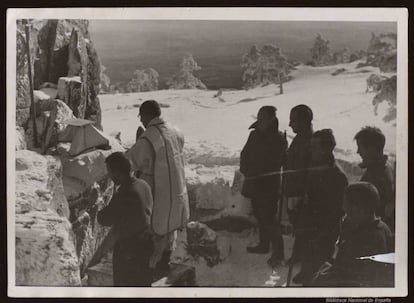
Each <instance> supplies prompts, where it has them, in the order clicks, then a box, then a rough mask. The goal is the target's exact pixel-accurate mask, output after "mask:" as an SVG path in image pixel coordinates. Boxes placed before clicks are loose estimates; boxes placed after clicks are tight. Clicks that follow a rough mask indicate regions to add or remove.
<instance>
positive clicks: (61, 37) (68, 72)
mask: <svg viewBox="0 0 414 303" xmlns="http://www.w3.org/2000/svg"><path fill="white" fill-rule="evenodd" d="M29 24H30V45H29V46H30V57H31V63H32V75H31V76H32V78H33V89H34V90H35V92H36V91H37V94H39V92H38V91H40V90H41V91H43V92H44V93H46V94H47V95H49V96H50V98H51V99H55V98H56V97H57V96H58V97H59V98H60V99H61V100H62V101H64V102H65V103H66V104H67V105H68V106H69V107H70V108H71V110H72V111H73V112H74V114H75V116H76V117H77V118H82V119H89V120H92V121H94V122H95V126H96V127H97V128H99V129H102V123H101V109H100V104H99V98H98V94H99V82H100V62H99V58H98V55H97V53H96V50H95V48H94V46H93V43H92V41H91V40H90V36H89V32H88V25H89V23H88V21H87V20H45V21H32V20H31V21H29ZM25 41H26V34H25V26H24V24H23V23H22V22H21V21H19V22H18V23H17V48H16V56H17V58H16V59H17V69H16V93H17V97H16V125H17V126H21V127H23V128H24V129H25V130H26V129H27V127H28V120H29V117H30V115H31V114H30V112H31V110H30V104H31V98H30V85H29V74H28V59H27V51H26V47H25V46H26V45H25V43H26V42H25ZM62 77H63V78H66V77H70V78H73V77H78V78H77V79H78V80H77V81H74V82H75V83H72V82H71V84H73V85H70V86H68V87H69V89H68V91H69V92H68V91H65V93H61V94H60V95H64V98H63V97H60V96H59V94H58V95H57V96H56V95H53V92H52V91H53V89H52V90H50V87H47V90H45V89H44V88H45V87H44V83H48V84H51V85H52V86H57V84H58V82H59V79H60V78H62ZM36 97H39V96H36V95H35V102H36V101H39V100H40V99H42V98H43V99H44V98H45V96H40V99H39V98H37V99H36ZM36 116H38V113H36ZM30 124H32V123H30ZM31 127H32V128H33V127H34V126H33V125H32V126H31ZM32 145H33V143H31V144H29V148H31V146H32Z"/></svg>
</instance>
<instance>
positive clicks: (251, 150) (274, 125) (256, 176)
mask: <svg viewBox="0 0 414 303" xmlns="http://www.w3.org/2000/svg"><path fill="white" fill-rule="evenodd" d="M257 119H258V120H257V121H256V122H255V123H254V124H253V125H252V126H251V127H250V128H252V129H253V131H252V132H251V133H250V135H249V138H248V140H247V143H246V145H245V146H244V148H243V150H242V152H241V155H240V171H241V172H242V174H243V175H244V176H245V177H246V179H245V182H244V184H243V189H242V193H243V195H244V196H246V197H248V198H250V199H251V202H252V208H253V212H254V215H255V217H256V218H257V221H258V225H259V244H258V245H257V246H254V247H248V248H247V251H248V252H250V253H263V254H265V253H268V252H269V246H270V242H271V243H272V250H273V253H272V257H271V258H270V259H269V261H268V263H269V265H271V266H272V267H274V266H276V265H277V264H278V263H279V262H281V261H282V260H284V254H283V238H282V234H281V230H280V225H279V222H277V221H276V212H277V208H278V207H277V202H278V199H279V196H280V192H279V190H280V173H279V171H280V168H281V166H282V162H283V158H284V155H285V153H286V149H287V142H286V139H285V138H284V137H283V135H282V134H281V133H280V132H279V123H278V120H277V118H276V108H275V107H274V106H263V107H262V108H260V110H259V112H258V115H257Z"/></svg>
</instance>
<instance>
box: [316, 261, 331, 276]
mask: <svg viewBox="0 0 414 303" xmlns="http://www.w3.org/2000/svg"><path fill="white" fill-rule="evenodd" d="M331 268H332V264H331V263H329V262H325V263H323V264H322V265H321V267H320V268H319V270H318V273H319V274H320V275H324V274H326V272H327V271H328V270H329V269H331Z"/></svg>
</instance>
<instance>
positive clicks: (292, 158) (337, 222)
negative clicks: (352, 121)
mask: <svg viewBox="0 0 414 303" xmlns="http://www.w3.org/2000/svg"><path fill="white" fill-rule="evenodd" d="M312 120H313V112H312V110H311V109H310V108H309V107H308V106H306V105H303V104H301V105H298V106H295V107H294V108H293V109H292V110H291V112H290V123H289V126H290V127H291V128H292V130H293V132H294V133H295V134H296V136H295V137H294V138H293V140H292V142H291V144H290V146H289V147H287V145H288V144H287V141H286V138H285V136H284V135H283V134H282V133H281V132H280V131H279V129H278V119H277V117H276V108H275V107H273V106H263V107H262V108H260V110H259V112H258V115H257V121H256V122H255V123H254V124H253V125H252V126H251V127H250V128H251V129H253V130H252V131H251V132H250V135H249V138H248V140H247V143H246V145H245V146H244V148H243V150H242V152H241V157H240V171H241V172H242V173H243V175H244V176H245V182H244V185H243V190H242V194H243V195H244V196H246V197H248V198H250V199H251V203H252V207H253V212H254V215H255V217H256V218H257V221H258V227H259V228H258V229H259V243H258V245H256V246H253V247H247V251H248V252H249V253H259V254H260V253H263V254H267V253H269V250H270V247H272V250H271V252H272V254H271V257H270V259H269V260H268V263H269V265H270V266H272V267H275V266H277V265H278V264H280V263H284V259H285V256H284V246H283V237H282V225H283V224H282V221H284V217H286V216H287V217H288V221H290V223H291V225H292V226H293V233H294V236H295V245H294V249H293V253H292V257H291V258H290V260H289V261H288V264H289V265H291V266H292V265H293V264H295V263H298V262H300V263H301V270H300V272H299V273H298V274H297V275H296V276H295V277H294V278H293V282H294V283H297V284H302V285H304V286H312V285H319V286H323V285H330V286H332V285H338V286H340V285H343V286H356V285H359V286H361V285H365V286H370V285H371V286H372V285H374V286H376V285H379V284H381V285H383V284H384V283H385V284H387V281H388V280H387V278H388V277H383V276H382V277H380V279H379V278H378V275H381V274H379V273H378V271H375V270H374V269H375V268H374V267H372V266H365V264H362V263H361V262H358V261H357V260H358V258H360V257H364V256H369V255H376V254H382V253H388V252H392V251H394V237H393V234H394V228H395V227H394V225H395V224H394V222H395V218H394V217H395V211H394V209H395V193H394V187H395V186H394V174H393V169H392V167H391V166H390V164H389V163H388V162H387V156H386V155H384V146H385V136H384V135H383V134H382V132H381V131H380V130H379V129H378V128H375V127H365V128H363V129H361V130H360V131H359V132H358V133H357V134H356V135H355V140H356V144H357V147H358V150H357V153H358V154H359V155H360V156H361V158H362V163H361V165H360V166H361V167H362V168H365V169H366V170H365V173H364V174H363V176H362V178H361V180H360V181H359V182H355V183H353V184H349V183H348V180H347V176H346V175H345V173H344V172H343V170H342V168H341V167H340V166H339V165H338V164H337V162H336V160H335V158H334V153H333V151H334V148H335V146H336V142H335V137H334V135H333V132H332V130H331V129H322V130H319V131H316V132H314V131H313V127H312ZM384 222H386V223H384ZM373 268H374V269H373ZM358 277H359V278H360V280H358ZM390 279H392V277H390ZM384 281H385V282H384ZM388 282H389V281H388ZM389 284H392V282H390V283H389Z"/></svg>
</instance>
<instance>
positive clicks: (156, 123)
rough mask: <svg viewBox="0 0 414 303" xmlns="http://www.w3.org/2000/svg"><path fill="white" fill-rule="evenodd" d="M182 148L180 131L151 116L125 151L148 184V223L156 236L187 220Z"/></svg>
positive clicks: (134, 167)
mask: <svg viewBox="0 0 414 303" xmlns="http://www.w3.org/2000/svg"><path fill="white" fill-rule="evenodd" d="M183 147H184V137H183V135H182V134H181V132H179V131H178V130H177V129H176V128H174V127H172V126H170V125H168V124H167V123H166V122H165V121H164V120H163V119H162V118H154V119H153V120H151V121H150V123H149V124H148V126H147V129H146V130H145V132H144V133H143V134H142V136H141V137H140V138H139V139H138V141H137V142H136V143H135V145H134V146H133V147H132V148H131V149H130V150H129V151H128V152H127V157H128V158H129V159H130V160H131V162H132V168H133V170H134V171H139V172H140V173H141V176H140V178H142V179H143V180H145V181H147V183H148V184H149V185H150V186H151V189H152V193H153V197H154V206H153V210H152V217H151V226H152V230H153V232H154V233H155V234H157V235H160V236H162V235H166V234H168V233H170V232H172V231H174V230H176V229H179V228H181V227H182V226H184V224H186V223H187V221H188V219H189V205H188V195H187V187H186V182H185V175H184V155H183Z"/></svg>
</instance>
